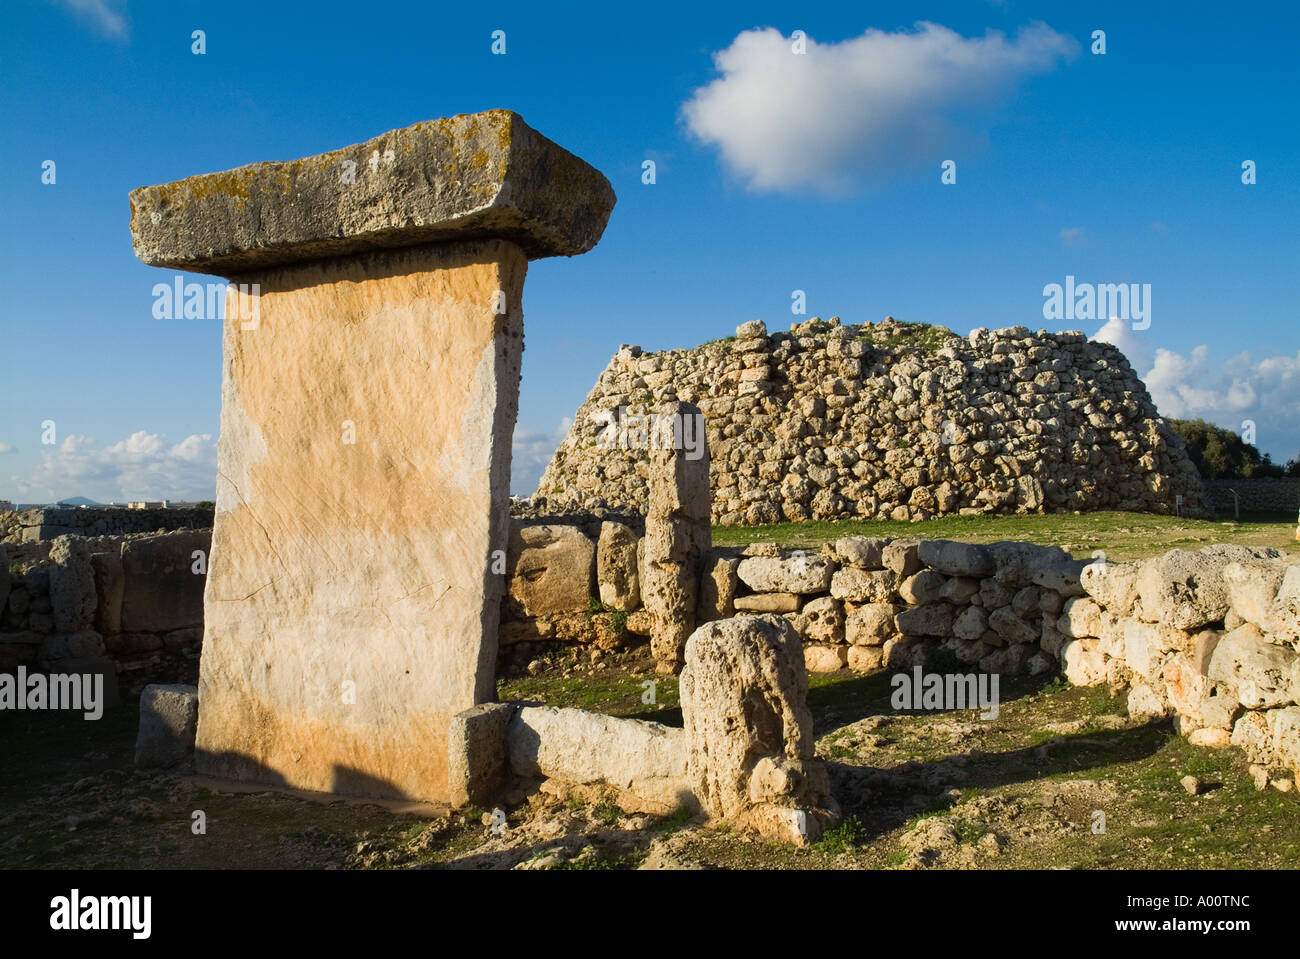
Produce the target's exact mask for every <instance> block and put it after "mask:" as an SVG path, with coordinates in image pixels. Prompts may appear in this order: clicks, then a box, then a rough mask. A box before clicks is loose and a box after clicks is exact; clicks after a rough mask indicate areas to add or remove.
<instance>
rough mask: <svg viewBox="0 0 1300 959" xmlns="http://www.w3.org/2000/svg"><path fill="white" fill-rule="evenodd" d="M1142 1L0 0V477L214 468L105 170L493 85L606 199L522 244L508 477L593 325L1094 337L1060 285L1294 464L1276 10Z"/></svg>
mask: <svg viewBox="0 0 1300 959" xmlns="http://www.w3.org/2000/svg"><path fill="white" fill-rule="evenodd" d="M1135 6H1137V5H1135V4H1132V3H1093V4H1086V5H1084V4H1069V5H1066V4H1059V3H1027V2H1016V0H1008V2H1005V3H983V2H965V3H929V4H918V3H854V4H818V5H813V4H802V5H793V4H789V3H782V4H775V3H761V2H757V3H756V2H748V3H744V4H735V5H734V6H733V8H732V9H730V10H728V9H725V7H723V5H717V7H718V8H715V6H714V5H706V4H690V5H687V4H672V3H659V4H650V5H644V4H639V5H623V6H620V7H608V6H604V5H602V6H601V7H594V6H593V7H590V8H587V7H577V8H569V9H570V11H571V12H556V11H555V10H554V9H553V5H549V4H536V3H530V4H510V3H496V4H491V5H451V6H446V7H445V6H443V5H440V4H439V5H434V4H429V3H410V4H403V3H392V4H382V3H377V4H372V5H369V6H366V7H364V8H358V7H357V6H356V5H355V4H333V3H329V2H320V3H311V4H307V3H302V4H289V3H286V4H277V3H266V2H261V3H247V2H242V0H230V2H222V3H200V2H195V0H189V2H187V0H170V2H156V3H138V2H131V3H122V2H113V0H76V2H72V0H65V2H50V0H42V2H38V0H8V2H6V3H5V4H4V7H3V11H2V12H0V75H2V76H3V84H4V90H5V96H4V98H3V101H2V106H0V110H2V111H3V113H2V114H0V129H2V130H3V132H4V135H3V137H2V138H0V166H2V168H3V171H4V175H3V177H0V202H2V203H3V207H4V210H5V216H6V219H7V223H6V228H5V229H4V231H3V233H2V234H0V280H3V283H4V290H5V296H4V307H3V312H2V313H0V324H3V325H2V328H0V334H2V336H3V338H2V339H0V395H2V396H3V400H2V401H0V499H4V498H7V499H12V500H15V501H18V502H43V501H49V500H54V499H57V498H62V497H67V496H74V495H85V496H89V497H91V498H94V499H99V500H103V501H108V500H125V499H127V498H140V497H149V498H159V497H163V496H169V497H173V498H198V497H204V498H207V497H210V496H211V495H212V490H213V485H214V483H213V470H214V462H215V460H214V459H213V455H214V454H213V450H214V446H215V440H216V434H217V427H218V415H219V410H220V375H221V374H220V371H221V357H220V353H221V347H220V323H219V321H217V320H158V319H155V318H154V316H153V312H152V307H153V297H152V289H153V286H154V284H155V283H158V282H166V281H168V279H169V278H170V277H172V276H174V273H172V272H170V271H163V270H157V269H154V268H150V267H147V266H144V265H143V264H141V263H140V262H139V261H138V260H136V259H135V257H134V255H133V253H132V249H131V241H130V234H129V229H128V213H129V209H128V203H127V193H128V192H129V191H130V190H131V189H133V188H134V187H137V186H141V185H145V184H151V183H160V182H166V181H170V180H175V179H179V178H182V177H185V176H188V175H192V174H195V173H204V172H209V171H213V170H223V169H229V168H231V167H235V166H239V165H241V164H245V163H250V162H255V161H260V160H284V159H293V158H296V157H300V156H307V155H311V154H315V153H319V152H322V151H325V150H329V149H334V148H337V147H340V146H344V145H347V144H351V143H355V142H358V141H361V140H365V139H368V138H370V137H372V136H375V135H377V134H379V133H382V132H384V131H386V130H390V129H393V128H397V127H402V126H406V125H409V124H411V123H415V122H417V121H420V120H426V119H430V118H433V117H439V116H448V115H451V114H455V113H467V112H474V111H478V110H484V109H489V108H493V107H508V108H511V109H514V110H516V111H518V112H519V113H521V114H522V115H523V117H524V118H525V119H526V120H527V121H528V123H529V124H531V125H532V126H533V127H535V128H536V129H538V130H539V131H541V132H542V133H544V134H546V135H547V136H548V137H550V138H551V139H553V140H555V141H556V142H557V143H559V144H561V145H562V146H564V147H566V148H568V149H570V150H572V151H573V152H574V153H576V154H578V155H579V156H581V157H583V158H584V159H585V160H587V161H588V162H590V163H592V164H593V165H594V166H596V167H598V168H599V169H600V170H602V171H603V172H604V173H605V174H606V176H608V177H609V179H610V181H611V182H612V183H613V184H614V188H615V190H616V192H617V194H618V205H617V207H616V208H615V210H614V213H613V216H612V217H611V219H610V223H609V226H608V228H607V229H606V232H605V236H604V238H603V240H602V241H601V243H600V244H599V246H597V247H596V248H595V250H593V251H592V252H591V253H588V254H586V255H584V256H580V257H575V258H573V259H563V258H560V259H548V260H541V261H536V262H534V263H533V264H532V265H531V266H530V269H529V276H528V281H527V284H526V287H525V294H524V316H525V328H526V350H525V354H524V370H523V385H522V396H521V404H520V406H521V412H520V418H519V429H518V431H517V435H516V470H515V473H516V475H515V481H514V484H513V485H514V487H515V489H514V491H515V492H520V493H527V492H531V486H532V484H533V483H535V480H536V476H537V474H538V473H539V472H540V468H541V465H542V464H543V463H544V462H545V460H546V458H547V457H548V455H549V453H550V451H551V450H552V449H553V448H554V445H555V444H556V443H557V442H558V439H559V438H560V436H561V435H562V429H563V423H564V418H565V417H567V416H571V415H572V414H573V412H574V410H575V409H576V408H577V406H578V405H579V404H580V403H581V402H582V400H583V399H584V398H585V397H586V394H587V391H588V390H589V389H590V387H591V385H592V383H593V382H594V380H595V378H596V376H597V375H598V373H599V372H600V370H601V369H602V368H603V367H604V365H605V363H606V362H607V361H608V359H609V357H610V355H611V354H612V353H614V352H615V350H617V348H618V346H619V344H620V343H637V344H640V345H641V346H643V347H645V348H646V349H660V348H671V347H684V346H691V345H695V344H697V343H700V342H702V341H704V340H708V339H714V338H717V337H719V336H725V335H728V334H730V333H731V332H733V329H734V327H735V326H736V325H737V324H739V323H741V322H744V321H746V320H750V319H763V320H765V321H766V322H767V324H768V326H769V328H785V327H787V326H788V325H789V323H790V322H791V321H793V320H796V319H802V318H805V317H798V316H793V315H792V314H791V310H790V307H791V294H792V291H794V290H796V289H798V290H803V291H805V293H806V296H807V310H808V313H807V315H808V316H813V315H820V316H823V317H826V316H831V315H838V316H840V317H841V318H842V319H843V321H844V322H864V321H873V320H879V319H881V318H883V317H884V316H885V315H887V314H888V315H893V316H895V317H897V318H899V319H904V320H920V321H925V322H932V323H941V324H944V325H946V326H949V327H951V328H953V329H954V330H956V331H957V332H959V333H962V334H964V333H967V332H969V330H971V329H972V328H974V327H980V326H985V327H1002V326H1011V325H1017V324H1024V325H1027V326H1029V327H1030V328H1033V329H1037V328H1040V327H1048V328H1078V329H1084V330H1085V331H1086V332H1087V333H1089V334H1090V335H1092V334H1096V333H1097V332H1098V331H1099V330H1101V329H1102V327H1103V324H1104V321H1103V320H1096V321H1086V320H1079V321H1075V322H1052V321H1048V320H1045V319H1044V318H1043V312H1042V311H1043V302H1044V297H1043V287H1044V286H1045V285H1046V284H1050V283H1063V282H1064V281H1065V277H1066V276H1067V275H1073V276H1074V277H1076V279H1077V280H1078V281H1079V282H1092V283H1108V282H1130V283H1139V284H1150V287H1151V323H1150V327H1149V328H1148V329H1146V330H1144V331H1141V332H1134V331H1133V330H1132V329H1131V328H1130V326H1129V325H1128V324H1123V323H1116V324H1111V328H1110V330H1109V332H1108V333H1107V334H1106V335H1107V336H1108V337H1109V338H1111V339H1113V340H1116V341H1117V342H1119V345H1120V346H1121V347H1122V348H1123V349H1125V351H1126V352H1127V353H1128V354H1129V356H1130V359H1131V360H1132V361H1133V363H1134V366H1135V367H1137V368H1138V371H1139V373H1141V374H1143V375H1144V376H1148V385H1149V386H1150V387H1151V389H1152V392H1153V395H1154V396H1155V397H1156V400H1157V403H1158V404H1159V405H1160V407H1161V410H1162V412H1164V413H1166V414H1167V415H1177V416H1202V417H1204V418H1206V419H1211V420H1213V421H1215V422H1218V423H1220V424H1221V425H1224V426H1228V427H1231V428H1234V429H1238V430H1240V429H1241V424H1242V422H1243V421H1244V420H1247V419H1249V420H1252V421H1253V422H1254V423H1255V424H1256V443H1257V445H1259V446H1260V448H1261V449H1263V450H1265V451H1267V452H1270V453H1272V455H1273V456H1274V458H1275V459H1277V460H1279V461H1280V460H1285V459H1287V458H1289V457H1292V456H1295V455H1296V454H1297V453H1300V332H1298V331H1300V315H1298V314H1300V306H1297V304H1298V303H1300V270H1298V269H1297V264H1298V263H1300V239H1298V236H1297V229H1298V228H1297V224H1300V201H1298V198H1300V149H1297V148H1298V147H1300V125H1298V124H1297V123H1296V109H1295V105H1294V104H1295V100H1296V93H1297V90H1298V89H1300V84H1298V83H1297V73H1298V72H1300V68H1298V67H1297V62H1298V61H1297V58H1296V57H1295V53H1294V50H1295V42H1296V37H1297V35H1298V33H1300V30H1298V29H1297V28H1298V27H1300V14H1298V13H1297V12H1296V8H1295V6H1294V5H1293V4H1280V3H1279V4H1257V5H1252V6H1251V7H1250V8H1249V10H1248V11H1246V10H1243V11H1242V13H1241V15H1240V16H1239V17H1230V16H1228V15H1226V14H1225V13H1224V12H1223V9H1222V7H1219V6H1217V5H1216V6H1211V5H1210V4H1196V3H1179V4H1172V3H1171V4H1151V5H1146V7H1145V9H1144V11H1141V12H1136V11H1134V9H1133V8H1134V7H1135ZM922 22H928V23H930V24H934V25H936V26H932V27H924V26H919V25H918V24H921V23H922ZM1035 24H1039V25H1038V26H1034V25H1035ZM764 28H771V29H772V30H774V31H778V32H779V33H773V32H762V31H763V30H764ZM196 29H201V30H203V31H205V39H206V52H205V53H204V54H203V55H195V54H194V53H192V52H191V46H192V42H193V41H192V39H191V36H192V32H193V31H194V30H196ZM498 29H499V30H504V31H505V32H506V53H505V55H504V56H498V55H493V54H492V52H491V45H492V37H491V35H492V32H493V31H494V30H498ZM1096 29H1102V30H1104V31H1105V32H1106V53H1105V54H1104V55H1095V54H1093V53H1092V52H1091V51H1090V48H1091V46H1092V43H1093V41H1092V39H1091V34H1092V32H1093V31H1094V30H1096ZM795 30H802V31H804V33H805V35H806V38H807V42H806V45H805V53H804V54H802V55H801V56H802V58H801V59H798V60H797V61H796V60H795V54H794V51H793V49H792V48H791V37H792V34H793V31H795ZM868 31H876V32H874V33H870V34H868ZM989 31H997V32H1000V33H1001V34H1002V35H1003V38H1001V39H1000V38H999V37H998V36H993V35H990V34H989ZM784 71H792V72H790V73H788V74H787V73H785V72H784ZM647 159H650V160H654V161H655V163H656V171H655V172H656V182H655V183H654V184H653V185H647V184H643V183H642V164H643V161H645V160H647ZM948 159H951V160H953V161H955V163H956V170H957V182H956V183H955V184H952V185H946V184H943V183H941V182H940V173H941V169H940V165H941V163H942V162H943V161H944V160H948ZM46 160H53V161H54V162H55V164H56V167H55V171H56V174H55V175H56V179H55V183H53V184H43V183H42V164H43V162H44V161H46ZM1246 160H1251V161H1254V163H1255V165H1256V178H1257V182H1255V183H1254V184H1253V185H1246V184H1243V183H1242V163H1243V161H1246ZM195 278H196V279H199V280H201V281H206V279H207V278H205V277H195ZM46 421H53V422H54V424H55V436H54V439H55V443H54V444H52V445H43V444H42V442H41V440H42V429H43V427H42V424H43V423H45V422H46ZM47 438H48V437H47Z"/></svg>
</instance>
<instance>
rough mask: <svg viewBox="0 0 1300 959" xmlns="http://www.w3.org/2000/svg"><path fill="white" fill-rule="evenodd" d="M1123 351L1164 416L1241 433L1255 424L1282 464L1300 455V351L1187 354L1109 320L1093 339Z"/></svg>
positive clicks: (1259, 440) (1200, 350) (1258, 441)
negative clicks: (1261, 354) (1157, 344)
mask: <svg viewBox="0 0 1300 959" xmlns="http://www.w3.org/2000/svg"><path fill="white" fill-rule="evenodd" d="M1093 339H1094V340H1099V341H1101V342H1104V343H1111V344H1113V345H1114V346H1116V347H1118V348H1119V350H1120V352H1121V353H1123V354H1124V355H1125V356H1126V357H1127V358H1128V361H1129V365H1131V366H1132V367H1133V369H1134V371H1135V372H1136V373H1137V374H1138V375H1139V376H1140V377H1141V378H1142V382H1143V383H1145V384H1146V387H1147V392H1149V393H1150V394H1151V399H1152V401H1153V402H1154V403H1155V404H1156V409H1158V410H1159V411H1160V415H1161V416H1165V417H1172V418H1173V419H1180V420H1181V419H1201V420H1206V421H1207V422H1210V423H1214V424H1215V425H1216V426H1220V427H1223V428H1224V429H1230V430H1232V431H1233V432H1235V433H1241V432H1242V431H1243V429H1244V426H1243V423H1244V421H1246V420H1249V421H1251V422H1253V423H1254V424H1255V444H1254V445H1255V446H1257V447H1259V449H1260V450H1262V451H1264V452H1269V453H1272V455H1273V458H1274V460H1275V461H1276V462H1278V463H1282V462H1285V461H1286V460H1288V459H1290V458H1292V457H1294V456H1296V455H1300V351H1297V352H1296V355H1295V356H1264V357H1259V358H1257V357H1256V356H1255V355H1254V354H1253V353H1251V352H1250V351H1249V350H1245V351H1242V352H1241V353H1238V354H1236V355H1235V356H1231V357H1228V358H1227V359H1219V358H1217V357H1212V356H1211V355H1210V348H1209V347H1208V346H1205V345H1204V344H1202V345H1199V346H1197V347H1195V348H1194V349H1193V350H1192V351H1191V353H1189V354H1187V355H1186V356H1184V355H1183V354H1181V353H1178V352H1176V351H1175V350H1167V349H1164V348H1162V347H1153V346H1152V344H1151V341H1150V340H1149V339H1148V338H1147V337H1146V336H1145V335H1144V334H1142V333H1137V332H1134V331H1133V330H1132V329H1131V328H1130V327H1129V324H1128V323H1127V322H1126V321H1124V320H1117V319H1111V320H1108V321H1107V322H1106V323H1105V325H1104V326H1102V328H1101V329H1100V330H1098V331H1097V333H1096V335H1095V336H1094V337H1093Z"/></svg>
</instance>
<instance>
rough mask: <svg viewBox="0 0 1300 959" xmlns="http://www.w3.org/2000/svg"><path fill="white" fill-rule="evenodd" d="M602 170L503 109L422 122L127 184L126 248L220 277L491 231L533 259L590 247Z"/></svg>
mask: <svg viewBox="0 0 1300 959" xmlns="http://www.w3.org/2000/svg"><path fill="white" fill-rule="evenodd" d="M614 201H615V198H614V189H613V187H612V186H610V183H609V181H608V180H607V179H605V177H604V175H603V174H601V173H600V171H599V170H597V169H595V168H594V167H592V166H590V165H589V164H587V163H586V162H584V161H583V160H581V159H579V158H578V157H576V156H574V155H573V154H572V153H570V152H569V151H567V150H565V149H563V148H562V147H560V146H558V145H556V144H555V143H553V142H552V141H550V140H548V139H547V138H546V137H544V136H542V135H541V134H540V133H538V132H537V131H535V130H533V129H532V128H531V127H530V126H528V124H526V123H525V122H524V121H523V118H522V117H520V116H519V115H518V114H517V113H514V112H513V111H510V110H489V111H487V112H485V113H472V114H460V115H458V116H454V117H450V118H446V119H439V120H429V121H427V122H424V123H417V124H415V125H414V126H410V127H405V128H403V129H401V130H392V131H390V132H388V133H384V134H381V135H380V136H377V137H375V138H374V139H372V140H367V141H366V142H364V143H358V144H355V145H353V146H350V147H344V148H343V149H341V150H334V151H332V152H330V153H322V154H320V155H318V156H312V157H306V158H304V159H301V160H292V161H289V162H271V163H253V164H250V165H248V166H243V167H239V168H238V169H234V170H227V171H225V172H222V173H207V174H203V175H201V176H193V177H188V178H187V179H184V180H178V181H176V182H175V183H164V184H160V185H158V186H147V187H140V188H139V189H136V190H133V191H132V192H131V236H132V240H133V242H134V245H135V253H136V256H138V257H139V258H140V259H141V260H143V261H144V262H145V263H148V264H149V265H151V266H162V267H170V268H174V269H181V270H190V271H194V272H198V273H214V274H217V275H220V276H236V275H238V274H240V273H245V272H248V271H250V270H256V269H262V268H266V267H273V266H282V265H286V264H291V263H298V262H303V261H308V260H318V259H322V258H325V257H332V256H340V255H346V254H352V253H359V252H364V251H369V250H375V249H381V248H389V247H406V246H415V245H419V244H427V243H438V242H444V241H451V240H466V239H484V238H496V239H504V240H510V241H511V242H513V243H515V244H516V245H518V246H519V247H520V248H521V249H522V250H523V251H524V253H525V254H526V256H527V257H528V258H529V259H538V258H541V257H547V256H574V255H576V254H579V253H585V252H586V251H587V250H590V249H591V248H592V247H593V246H595V245H596V242H597V241H598V240H599V239H600V236H601V234H602V233H603V232H604V229H605V224H606V223H607V222H608V220H609V215H610V212H611V211H612V210H613V208H614Z"/></svg>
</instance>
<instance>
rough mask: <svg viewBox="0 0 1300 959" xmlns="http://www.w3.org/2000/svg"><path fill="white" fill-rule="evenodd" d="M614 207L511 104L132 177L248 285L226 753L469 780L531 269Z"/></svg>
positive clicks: (311, 772)
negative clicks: (337, 146) (272, 156)
mask: <svg viewBox="0 0 1300 959" xmlns="http://www.w3.org/2000/svg"><path fill="white" fill-rule="evenodd" d="M614 201H615V198H614V191H613V188H612V187H611V186H610V184H609V181H608V180H606V178H605V177H604V176H603V175H602V174H601V173H600V172H599V171H597V170H596V169H594V168H593V167H591V166H589V165H588V164H587V163H585V162H583V161H582V160H580V159H579V158H578V157H576V156H574V155H573V154H571V153H569V152H568V151H566V150H564V149H562V148H560V147H559V146H557V145H556V144H554V143H552V142H551V141H550V140H548V139H546V138H545V137H543V136H541V135H540V134H538V133H537V132H536V131H534V130H532V129H531V128H530V127H529V126H528V125H527V124H525V123H524V121H523V120H522V119H521V118H520V117H519V116H518V115H516V114H515V113H512V112H510V111H506V110H494V111H490V112H487V113H480V114H473V115H462V116H456V117H452V118H450V119H441V120H433V121H430V122H427V123H420V124H417V125H415V126H412V127H408V128H406V129H402V130H395V131H392V132H390V133H385V134H383V135H382V136H379V137H376V138H374V139H373V140H369V141H367V142H365V143H359V144H356V145H354V146H350V147H345V148H343V149H341V150H335V151H333V152H331V153H325V154H322V155H320V156H314V157H307V158H305V159H301V160H294V161H292V162H287V163H256V164H251V165H249V166H244V167H240V168H239V169H236V170H230V171H227V172H223V173H211V174H207V175H203V176H194V177H190V178H188V179H185V180H181V181H178V182H176V183H168V184H163V185H160V186H151V187H143V188H141V189H138V190H135V191H133V192H132V194H131V232H132V235H133V239H134V244H135V252H136V255H137V256H139V258H140V259H141V260H143V261H144V262H145V263H148V264H150V265H152V266H160V267H168V268H172V269H181V270H191V271H196V272H201V273H212V274H217V275H219V276H223V277H226V278H228V279H229V280H230V281H231V284H232V285H231V288H230V293H229V294H228V299H227V310H226V319H225V329H224V335H223V347H222V354H223V355H222V407H221V436H220V442H219V453H218V479H217V499H216V518H215V525H214V533H213V545H212V555H211V557H210V563H209V572H208V578H207V588H206V593H205V597H204V635H203V654H202V662H201V669H200V679H199V688H198V699H199V703H200V707H201V708H200V714H199V720H198V736H197V743H196V764H197V768H198V770H199V771H200V772H202V773H207V774H210V775H216V776H221V777H229V778H237V779H248V780H254V781H260V782H268V783H273V784H279V785H285V786H292V787H298V788H305V789H312V790H321V791H328V792H340V793H353V794H362V795H371V796H385V795H391V796H403V797H413V798H420V799H428V800H443V801H446V800H448V799H449V797H450V795H451V793H452V792H453V791H454V790H453V786H452V784H451V783H450V782H449V771H448V766H449V762H448V758H447V757H448V737H449V730H450V728H451V726H452V719H453V717H454V716H455V715H456V714H457V713H460V712H462V711H464V710H467V709H469V708H470V707H472V706H474V705H476V704H478V703H484V702H490V701H491V700H492V699H493V698H494V685H493V680H494V664H495V658H496V652H497V649H496V647H497V627H498V617H499V610H500V606H501V591H502V577H501V576H500V575H496V574H494V573H493V572H492V571H491V563H490V556H491V554H492V552H493V551H494V550H497V549H504V547H505V544H506V542H507V539H508V508H509V507H508V490H509V479H510V441H511V433H512V431H513V429H514V424H515V415H516V411H517V407H518V397H519V375H520V359H521V353H522V350H523V317H522V313H521V298H522V292H523V284H524V274H525V272H526V271H527V267H528V261H529V260H533V259H539V258H542V257H548V256H574V255H576V254H579V253H584V252H586V251H587V250H590V249H591V248H592V247H593V246H594V245H595V244H596V242H597V241H598V240H599V239H600V236H601V234H602V232H603V231H604V228H605V224H606V222H607V221H608V219H609V215H610V212H611V210H612V209H613V206H614Z"/></svg>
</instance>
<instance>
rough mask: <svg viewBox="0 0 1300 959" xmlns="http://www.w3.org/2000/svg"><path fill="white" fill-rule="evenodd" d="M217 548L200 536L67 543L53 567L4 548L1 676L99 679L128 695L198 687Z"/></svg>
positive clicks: (54, 554) (0, 555)
mask: <svg viewBox="0 0 1300 959" xmlns="http://www.w3.org/2000/svg"><path fill="white" fill-rule="evenodd" d="M211 542H212V530H211V529H200V530H178V531H175V532H171V533H158V534H133V535H129V536H101V537H89V538H88V537H81V536H72V535H64V536H60V537H59V538H57V539H55V540H54V542H53V543H52V544H51V546H50V548H49V551H48V557H46V556H45V555H44V550H43V549H37V548H36V547H35V546H32V547H27V548H23V547H8V548H6V547H4V546H0V561H3V564H4V566H3V569H0V581H2V582H0V670H13V669H16V668H17V667H18V666H23V667H25V668H26V669H27V670H28V671H34V670H35V671H44V672H51V673H68V672H100V673H103V674H104V675H105V679H106V683H108V682H111V683H112V686H113V688H117V689H121V690H122V691H124V692H128V693H131V694H136V693H139V692H140V691H141V690H142V689H143V688H144V687H145V686H146V685H147V684H149V683H159V682H162V683H193V682H194V681H195V680H196V679H197V678H198V668H199V648H200V646H201V644H202V640H203V589H204V585H205V581H206V561H207V557H208V551H209V549H210V546H211ZM10 550H12V553H11V552H10ZM26 551H35V552H36V553H37V556H38V558H37V559H36V560H35V561H24V560H22V559H20V558H19V556H20V554H22V553H24V552H26ZM11 556H12V558H13V561H12V563H11V561H10V560H11Z"/></svg>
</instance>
